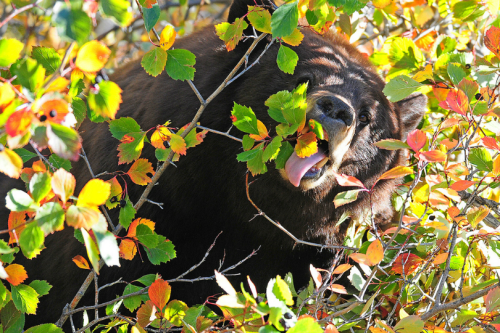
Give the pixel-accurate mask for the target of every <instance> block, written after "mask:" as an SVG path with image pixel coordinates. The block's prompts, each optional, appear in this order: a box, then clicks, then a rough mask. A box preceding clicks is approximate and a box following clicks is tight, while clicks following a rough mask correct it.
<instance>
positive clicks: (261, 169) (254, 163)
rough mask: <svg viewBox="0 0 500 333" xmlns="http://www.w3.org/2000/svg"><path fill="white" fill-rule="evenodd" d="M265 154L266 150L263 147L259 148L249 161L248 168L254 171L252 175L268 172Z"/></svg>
mask: <svg viewBox="0 0 500 333" xmlns="http://www.w3.org/2000/svg"><path fill="white" fill-rule="evenodd" d="M263 154H264V151H263V150H262V148H261V149H259V150H258V152H257V154H256V155H255V157H254V158H252V159H250V160H248V161H247V168H248V170H249V171H250V172H251V173H252V176H255V175H259V174H264V173H266V172H267V167H266V164H265V163H264V162H263V161H262V156H263Z"/></svg>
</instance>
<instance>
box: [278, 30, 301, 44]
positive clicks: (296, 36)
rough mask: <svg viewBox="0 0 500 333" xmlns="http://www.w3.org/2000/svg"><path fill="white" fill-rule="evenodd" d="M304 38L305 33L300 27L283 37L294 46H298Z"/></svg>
mask: <svg viewBox="0 0 500 333" xmlns="http://www.w3.org/2000/svg"><path fill="white" fill-rule="evenodd" d="M302 39H304V35H303V34H302V32H300V30H299V29H295V30H294V31H293V32H292V33H291V34H290V35H289V36H286V37H283V41H284V42H285V43H287V44H290V45H292V46H298V45H299V44H300V42H302Z"/></svg>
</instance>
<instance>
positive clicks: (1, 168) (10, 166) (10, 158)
mask: <svg viewBox="0 0 500 333" xmlns="http://www.w3.org/2000/svg"><path fill="white" fill-rule="evenodd" d="M22 167H23V160H22V159H21V157H19V155H18V154H16V152H15V151H13V150H10V149H9V148H5V147H3V150H1V149H0V172H2V173H4V174H6V175H7V176H9V177H11V178H16V179H17V178H19V176H20V175H21V169H22Z"/></svg>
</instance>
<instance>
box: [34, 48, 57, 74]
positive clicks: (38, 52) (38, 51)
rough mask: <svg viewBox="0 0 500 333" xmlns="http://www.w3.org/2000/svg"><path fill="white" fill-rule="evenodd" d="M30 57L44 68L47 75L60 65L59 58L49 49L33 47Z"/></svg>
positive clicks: (54, 51)
mask: <svg viewBox="0 0 500 333" xmlns="http://www.w3.org/2000/svg"><path fill="white" fill-rule="evenodd" d="M31 56H32V57H33V58H35V59H36V61H38V63H39V64H41V65H42V66H43V67H44V68H45V73H46V74H47V75H50V74H53V73H54V72H55V71H56V70H57V69H58V68H59V66H60V65H61V57H60V56H59V54H57V52H56V50H54V49H53V48H51V47H43V46H35V47H33V51H32V53H31Z"/></svg>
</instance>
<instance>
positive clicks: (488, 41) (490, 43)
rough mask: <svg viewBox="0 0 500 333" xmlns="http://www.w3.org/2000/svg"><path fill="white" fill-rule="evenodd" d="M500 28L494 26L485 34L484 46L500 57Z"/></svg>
mask: <svg viewBox="0 0 500 333" xmlns="http://www.w3.org/2000/svg"><path fill="white" fill-rule="evenodd" d="M499 44H500V28H497V27H495V26H492V27H491V28H489V29H488V31H486V34H485V36H484V46H486V47H487V48H488V49H489V50H490V51H491V52H493V53H494V54H495V55H496V56H497V57H498V58H500V45H499Z"/></svg>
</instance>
